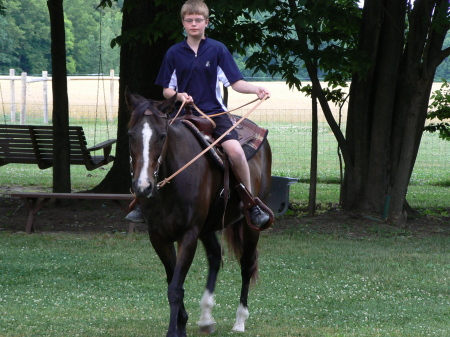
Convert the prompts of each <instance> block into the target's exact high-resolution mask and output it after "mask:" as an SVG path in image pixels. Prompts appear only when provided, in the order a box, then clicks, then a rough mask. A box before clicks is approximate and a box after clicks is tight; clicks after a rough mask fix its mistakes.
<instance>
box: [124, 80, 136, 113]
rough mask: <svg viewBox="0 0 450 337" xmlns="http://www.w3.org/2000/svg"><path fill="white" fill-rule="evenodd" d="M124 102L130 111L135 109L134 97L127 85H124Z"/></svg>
mask: <svg viewBox="0 0 450 337" xmlns="http://www.w3.org/2000/svg"><path fill="white" fill-rule="evenodd" d="M125 103H126V104H127V106H128V108H129V109H130V110H131V111H133V110H134V109H136V107H137V105H138V103H137V100H136V97H135V96H134V95H133V94H132V93H131V91H130V89H129V88H128V86H126V87H125Z"/></svg>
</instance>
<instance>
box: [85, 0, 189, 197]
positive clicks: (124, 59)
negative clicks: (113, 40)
mask: <svg viewBox="0 0 450 337" xmlns="http://www.w3.org/2000/svg"><path fill="white" fill-rule="evenodd" d="M131 4H133V6H131ZM179 8H181V4H180V7H179ZM179 8H178V9H177V10H179ZM158 10H159V11H161V9H158ZM156 14H157V8H156V6H155V4H154V2H153V1H139V2H137V3H136V1H132V0H125V1H124V7H123V19H122V35H121V36H122V38H124V39H126V41H125V42H124V43H122V45H121V50H120V80H119V117H118V128H117V145H116V156H115V157H116V158H115V160H114V164H113V166H112V167H111V170H110V171H109V172H108V174H107V175H106V177H105V178H104V179H103V181H102V182H101V183H100V184H99V185H97V186H96V187H95V188H94V189H93V192H97V193H128V192H130V188H131V175H130V162H129V161H130V159H129V158H130V156H129V143H128V135H127V131H128V127H127V124H128V121H129V120H130V111H129V109H128V107H127V105H126V103H125V97H124V94H123V93H124V92H125V88H126V87H129V89H130V90H131V91H132V92H133V93H137V94H140V95H142V96H144V97H147V98H152V99H163V98H164V97H163V96H162V88H161V87H160V86H157V85H156V84H155V81H156V77H157V75H158V72H159V68H160V65H161V63H162V60H163V58H164V55H165V52H166V50H167V49H168V48H169V47H170V46H171V45H172V44H173V43H174V40H170V39H167V38H166V37H160V38H158V39H157V40H156V41H154V42H153V43H151V42H150V41H151V40H152V39H153V36H151V35H148V36H145V37H144V36H140V37H138V36H132V35H130V32H131V31H136V30H142V29H144V28H145V27H146V26H148V25H149V24H150V23H151V22H152V20H153V19H154V17H155V16H156ZM174 17H175V18H178V17H179V14H178V12H177V13H176V14H175V13H174Z"/></svg>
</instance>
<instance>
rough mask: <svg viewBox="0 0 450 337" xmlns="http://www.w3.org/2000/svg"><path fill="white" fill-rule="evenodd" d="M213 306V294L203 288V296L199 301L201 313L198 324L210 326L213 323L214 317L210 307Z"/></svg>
mask: <svg viewBox="0 0 450 337" xmlns="http://www.w3.org/2000/svg"><path fill="white" fill-rule="evenodd" d="M213 306H214V296H213V294H212V293H210V292H209V290H205V292H204V293H203V297H202V299H201V301H200V308H201V315H200V321H199V322H198V325H199V326H200V327H202V326H210V325H214V323H215V322H214V319H213V317H212V309H213Z"/></svg>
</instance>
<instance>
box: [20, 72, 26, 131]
mask: <svg viewBox="0 0 450 337" xmlns="http://www.w3.org/2000/svg"><path fill="white" fill-rule="evenodd" d="M26 111H27V73H25V72H24V73H22V109H21V111H20V125H24V124H25V120H26V118H25V113H26Z"/></svg>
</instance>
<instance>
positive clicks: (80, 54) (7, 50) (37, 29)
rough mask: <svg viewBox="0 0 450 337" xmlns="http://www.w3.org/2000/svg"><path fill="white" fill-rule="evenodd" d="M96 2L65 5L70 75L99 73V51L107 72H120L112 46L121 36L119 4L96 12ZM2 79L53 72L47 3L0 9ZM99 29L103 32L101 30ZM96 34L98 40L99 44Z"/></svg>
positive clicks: (35, 0) (16, 1)
mask: <svg viewBox="0 0 450 337" xmlns="http://www.w3.org/2000/svg"><path fill="white" fill-rule="evenodd" d="M98 3H99V1H98V0H71V1H64V13H65V17H64V20H65V29H66V37H67V40H66V42H67V69H68V72H69V73H70V74H89V73H97V72H98V68H99V67H98V60H99V53H100V45H101V47H102V48H101V52H102V59H103V65H104V66H103V67H104V68H105V69H115V70H116V72H118V71H119V50H118V49H117V48H116V49H111V47H110V41H111V40H112V39H113V38H114V37H116V36H117V35H118V34H119V33H120V25H121V19H122V14H121V13H120V10H119V9H120V7H121V5H122V1H120V2H118V3H116V4H115V5H114V6H113V8H106V9H104V10H102V9H97V6H98ZM2 9H3V10H4V12H5V13H4V14H5V15H4V16H0V73H9V69H16V72H17V73H19V72H22V71H25V72H28V73H30V74H38V73H41V72H42V71H43V70H48V69H50V68H51V56H50V43H51V40H50V21H49V15H48V11H47V6H46V0H9V1H8V2H7V3H4V7H2V3H0V11H1V10H2ZM100 24H101V27H100ZM100 28H102V37H101V40H100Z"/></svg>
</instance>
